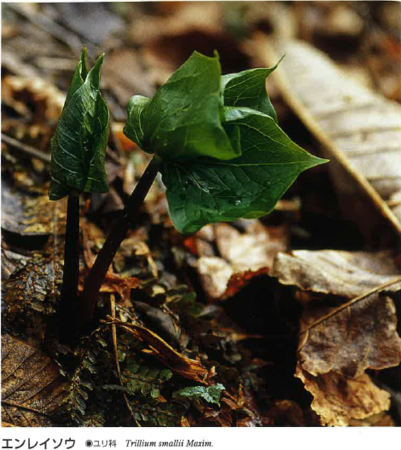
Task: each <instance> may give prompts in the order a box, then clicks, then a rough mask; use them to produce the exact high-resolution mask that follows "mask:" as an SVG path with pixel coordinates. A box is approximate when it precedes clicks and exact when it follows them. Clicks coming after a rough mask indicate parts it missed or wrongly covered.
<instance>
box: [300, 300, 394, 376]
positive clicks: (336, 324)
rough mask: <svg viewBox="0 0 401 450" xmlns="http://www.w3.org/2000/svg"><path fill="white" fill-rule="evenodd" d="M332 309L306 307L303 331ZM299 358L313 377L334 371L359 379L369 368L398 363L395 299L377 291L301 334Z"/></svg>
mask: <svg viewBox="0 0 401 450" xmlns="http://www.w3.org/2000/svg"><path fill="white" fill-rule="evenodd" d="M332 309H333V308H332V307H326V306H321V307H316V306H314V307H312V306H311V307H307V308H306V309H305V310H304V312H303V317H302V320H301V330H302V329H307V328H308V326H310V325H311V324H313V323H314V322H315V321H316V320H317V319H319V318H320V317H322V316H325V315H326V314H327V313H329V312H330V311H331V310H332ZM298 360H299V363H300V364H301V366H302V369H303V370H305V371H307V372H309V373H310V374H311V375H314V376H317V375H321V374H325V373H328V372H331V371H334V372H337V373H340V374H342V375H344V376H347V377H351V378H357V377H359V376H361V375H362V374H363V373H364V371H365V370H366V369H374V370H381V369H385V368H387V367H393V366H397V365H398V364H399V363H400V361H401V339H400V337H399V336H398V334H397V317H396V309H395V306H394V302H393V300H392V299H391V298H388V297H386V296H384V295H383V296H382V295H380V294H378V293H377V292H376V293H374V294H371V295H370V296H368V297H366V298H365V299H364V300H363V301H361V302H358V303H356V304H354V305H352V306H351V307H349V308H347V309H344V310H343V311H341V312H339V313H337V314H335V315H333V316H332V317H330V318H328V319H327V320H325V321H324V322H321V323H320V324H318V325H317V326H315V327H313V328H311V329H310V330H309V331H307V332H306V333H304V334H303V335H301V342H300V348H299V350H298Z"/></svg>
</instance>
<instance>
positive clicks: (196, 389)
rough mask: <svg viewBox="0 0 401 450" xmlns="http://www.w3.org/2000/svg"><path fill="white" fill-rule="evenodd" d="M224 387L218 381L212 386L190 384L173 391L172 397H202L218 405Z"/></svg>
mask: <svg viewBox="0 0 401 450" xmlns="http://www.w3.org/2000/svg"><path fill="white" fill-rule="evenodd" d="M224 389H225V387H224V386H223V385H222V384H220V383H218V384H215V385H213V386H209V387H205V386H190V387H186V388H184V389H180V390H179V391H175V392H174V393H173V398H180V397H181V398H182V397H187V398H191V399H203V400H205V401H207V402H208V403H215V404H216V405H219V406H220V396H221V392H222V391H224Z"/></svg>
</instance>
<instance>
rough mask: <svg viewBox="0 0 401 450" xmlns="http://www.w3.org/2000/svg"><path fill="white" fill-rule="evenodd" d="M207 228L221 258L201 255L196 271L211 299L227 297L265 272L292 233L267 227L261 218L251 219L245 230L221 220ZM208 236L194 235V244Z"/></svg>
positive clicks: (196, 244) (282, 228)
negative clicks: (242, 230)
mask: <svg viewBox="0 0 401 450" xmlns="http://www.w3.org/2000/svg"><path fill="white" fill-rule="evenodd" d="M206 228H208V230H209V231H208V234H210V232H211V233H212V235H211V236H208V241H213V240H215V242H216V246H217V249H218V251H219V253H220V255H221V257H217V256H201V257H200V258H199V259H198V260H197V270H198V273H199V275H200V279H201V283H202V286H203V288H204V290H205V292H206V293H207V295H208V296H209V297H211V298H214V299H216V298H221V299H223V298H228V297H230V296H232V295H233V294H235V293H236V292H237V291H238V290H239V289H240V288H241V287H243V286H244V285H245V284H247V283H248V281H249V280H250V279H251V278H252V277H253V276H257V275H260V274H261V273H266V272H268V271H269V269H270V268H271V266H272V265H273V261H274V258H275V257H276V255H277V254H278V253H279V252H280V251H285V250H286V249H287V248H288V241H289V235H288V230H287V229H286V228H285V227H265V226H264V225H262V224H261V223H260V222H259V221H258V220H255V221H253V222H251V223H250V224H249V225H248V226H247V228H246V231H245V232H244V233H240V232H239V231H238V230H236V229H235V228H234V227H232V226H231V225H228V224H225V223H221V224H217V225H213V227H210V226H209V227H206ZM204 236H205V234H204V232H203V231H202V230H201V231H200V232H199V233H197V234H196V235H195V247H196V249H197V250H198V251H199V245H198V244H199V242H200V241H201V240H203V239H202V238H203V237H204Z"/></svg>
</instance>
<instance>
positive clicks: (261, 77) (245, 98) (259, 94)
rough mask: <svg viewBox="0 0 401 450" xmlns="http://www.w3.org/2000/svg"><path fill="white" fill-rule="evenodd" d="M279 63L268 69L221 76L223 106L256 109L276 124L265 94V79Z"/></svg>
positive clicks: (274, 114)
mask: <svg viewBox="0 0 401 450" xmlns="http://www.w3.org/2000/svg"><path fill="white" fill-rule="evenodd" d="M279 63H280V61H279V62H278V63H277V64H276V65H275V66H274V67H270V68H268V69H250V70H244V71H243V72H239V73H232V74H229V75H224V76H222V77H221V90H222V95H223V98H224V105H225V106H236V107H246V108H252V109H256V111H260V112H262V113H265V114H267V115H268V116H270V117H273V119H274V120H275V121H276V122H277V116H276V111H275V109H274V107H273V105H272V103H271V101H270V98H269V97H268V95H267V92H266V78H267V77H268V76H269V75H270V74H271V73H272V72H273V71H274V70H276V68H277V66H278V65H279Z"/></svg>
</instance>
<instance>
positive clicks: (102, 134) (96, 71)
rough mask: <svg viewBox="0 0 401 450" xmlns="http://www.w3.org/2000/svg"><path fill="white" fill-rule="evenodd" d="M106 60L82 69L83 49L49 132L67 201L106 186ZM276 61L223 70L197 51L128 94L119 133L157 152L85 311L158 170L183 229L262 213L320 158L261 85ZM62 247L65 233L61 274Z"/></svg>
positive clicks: (90, 280)
mask: <svg viewBox="0 0 401 450" xmlns="http://www.w3.org/2000/svg"><path fill="white" fill-rule="evenodd" d="M102 62H103V57H100V58H99V59H98V60H97V62H96V64H95V66H94V67H93V69H92V70H91V71H89V72H88V70H87V64H86V56H85V52H83V56H82V57H81V61H80V63H79V64H78V66H77V70H76V71H75V74H74V78H73V81H72V83H71V87H70V91H69V93H68V96H67V100H66V104H65V106H64V109H63V113H62V116H61V118H60V121H59V124H58V127H57V130H56V134H55V136H54V138H53V141H52V152H53V153H52V166H51V171H52V174H51V179H52V184H51V188H50V198H51V199H53V200H57V199H58V198H61V197H63V196H65V195H68V196H69V204H70V199H71V198H73V199H74V202H75V201H76V200H75V199H76V198H77V193H79V192H82V191H84V192H105V191H106V190H107V181H106V175H105V172H104V157H105V149H106V145H107V130H108V112H107V107H106V105H105V103H104V100H103V98H102V96H101V94H100V91H99V76H100V67H101V64H102ZM276 68H277V65H276V66H275V67H272V68H260V69H251V70H246V71H243V72H239V73H235V74H229V75H224V76H222V75H221V67H220V62H219V58H218V55H217V54H216V55H215V56H214V57H208V56H204V55H202V54H200V53H198V52H194V53H193V54H192V56H191V57H190V58H189V59H188V60H187V61H186V62H185V63H184V64H183V65H182V66H181V67H180V68H179V69H177V70H176V71H175V72H174V73H173V75H172V76H171V77H170V78H169V80H168V81H167V82H166V83H165V84H164V85H163V86H162V87H160V88H159V89H158V91H157V92H156V94H155V95H154V97H153V98H151V99H150V98H147V97H143V96H140V95H135V96H133V97H132V98H131V99H130V101H129V103H128V107H127V110H128V121H127V124H126V125H125V127H124V134H125V135H126V136H127V137H128V138H129V139H131V140H132V141H134V142H135V143H136V144H137V145H138V146H139V147H140V148H141V149H142V150H143V151H145V152H147V153H150V154H152V155H154V156H153V158H152V160H151V161H150V163H149V165H148V167H147V168H146V170H145V172H144V174H143V176H142V177H141V179H140V180H139V182H138V184H137V186H136V188H135V190H134V192H133V193H132V195H131V197H130V199H129V200H128V202H127V204H126V206H125V208H124V210H123V212H122V214H121V216H120V219H119V221H118V222H117V224H116V225H115V227H114V228H113V229H112V230H111V232H110V234H109V236H108V237H107V239H106V242H105V244H104V246H103V248H102V250H101V251H100V253H99V255H98V257H97V259H96V261H95V264H94V265H93V267H92V269H91V271H90V273H89V276H88V277H87V279H86V281H85V285H84V290H83V292H82V294H81V296H80V301H79V304H80V313H79V314H78V316H79V317H80V319H81V320H83V321H86V322H87V321H90V320H91V318H92V316H93V310H94V305H95V302H96V298H97V296H98V293H99V290H100V287H101V285H102V282H103V280H104V278H105V276H106V272H107V270H108V268H109V266H110V264H111V262H112V260H113V258H114V256H115V254H116V252H117V250H118V248H119V246H120V244H121V242H122V241H123V240H124V238H125V237H126V235H127V232H128V230H129V229H130V228H131V227H132V226H134V225H135V216H136V214H137V212H138V209H139V207H140V206H141V204H142V202H143V201H144V199H145V196H146V194H147V192H148V190H149V189H150V187H151V185H152V183H153V181H154V179H155V177H156V175H157V173H158V172H160V173H161V175H162V180H163V183H164V185H165V186H166V189H167V191H166V195H167V200H168V205H169V212H170V216H171V220H172V222H173V224H174V226H175V228H176V229H177V230H178V231H179V232H181V233H185V234H189V233H195V232H196V231H198V230H199V229H200V228H202V227H203V226H204V225H207V224H210V223H214V222H230V221H234V220H236V219H238V218H241V217H242V218H258V217H261V216H264V215H266V214H268V213H269V212H271V211H272V210H273V208H274V207H275V205H276V203H277V201H278V200H279V199H280V198H281V196H282V195H283V194H284V193H285V191H286V190H287V189H288V188H289V187H290V186H291V184H292V183H293V182H294V181H295V179H296V178H297V176H298V175H299V174H300V173H301V172H302V171H304V170H306V169H309V168H311V167H314V166H316V165H319V164H322V163H324V162H326V160H323V159H320V158H317V157H315V156H313V155H311V154H309V153H308V152H306V151H305V150H303V149H302V148H301V147H299V146H298V145H297V144H295V143H294V142H292V141H291V139H290V138H289V137H288V136H287V135H286V134H285V133H284V131H283V130H282V129H281V128H280V127H279V126H278V124H277V116H276V112H275V110H274V107H273V105H272V103H271V102H270V99H269V97H268V95H267V93H266V88H265V82H266V78H267V77H268V76H269V75H270V73H272V72H273V71H274V70H275V69H276ZM75 207H77V206H75ZM69 218H70V211H68V221H69ZM74 226H76V225H74ZM67 228H68V225H67ZM68 238H69V235H68V231H67V240H68ZM74 246H76V247H78V246H77V244H76V243H75V244H74ZM68 249H69V244H68V243H67V242H66V256H65V272H64V283H65V282H66V278H68V277H66V273H68V270H69V269H68V265H69V264H70V262H69V261H67V259H68ZM76 259H78V258H76ZM74 264H76V261H74ZM71 287H72V286H70V287H69V288H68V289H69V295H70V297H71V296H72V298H74V295H75V297H76V295H77V284H75V285H74V286H73V287H72V289H74V292H75V294H74V295H73V293H72V292H71V289H70V288H71ZM64 292H65V289H64V285H63V290H62V293H64ZM62 297H63V295H62Z"/></svg>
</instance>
